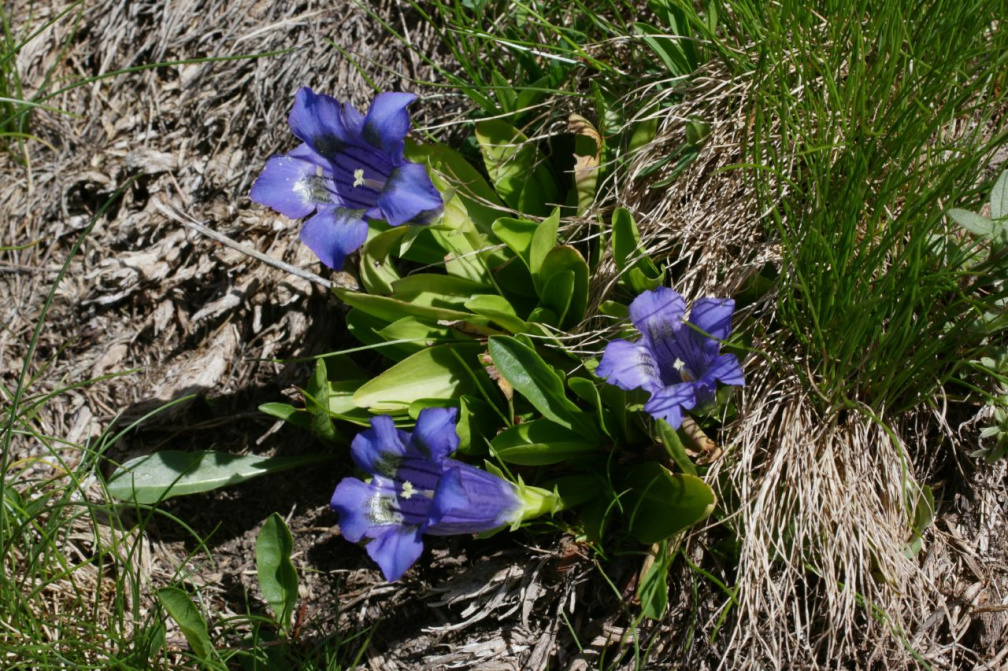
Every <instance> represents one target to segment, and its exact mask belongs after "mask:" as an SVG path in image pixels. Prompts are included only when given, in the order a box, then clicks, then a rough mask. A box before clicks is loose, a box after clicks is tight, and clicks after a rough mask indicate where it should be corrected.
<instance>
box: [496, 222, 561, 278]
mask: <svg viewBox="0 0 1008 671" xmlns="http://www.w3.org/2000/svg"><path fill="white" fill-rule="evenodd" d="M538 228H539V224H537V223H536V222H534V221H529V220H527V219H514V218H512V217H500V218H499V219H497V220H496V221H495V222H494V223H493V232H494V235H496V236H497V239H499V240H500V241H501V242H503V243H504V244H505V245H507V246H508V248H509V249H510V250H511V251H513V252H514V253H515V254H517V255H518V258H520V259H521V260H522V261H523V262H524V263H525V267H526V268H529V269H531V268H532V255H531V250H532V238H533V237H534V236H535V233H536V230H537V229H538ZM550 246H551V247H552V245H550Z"/></svg>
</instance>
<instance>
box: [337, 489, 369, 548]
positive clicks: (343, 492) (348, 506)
mask: <svg viewBox="0 0 1008 671" xmlns="http://www.w3.org/2000/svg"><path fill="white" fill-rule="evenodd" d="M375 494H376V492H375V490H374V488H373V487H371V486H370V485H367V484H365V483H364V482H362V481H360V480H358V479H357V478H343V479H342V480H341V481H340V483H339V484H338V485H336V491H334V492H333V495H332V499H331V500H330V501H329V507H330V508H332V509H333V510H335V511H336V513H337V514H338V515H339V525H340V535H342V536H343V538H346V539H347V540H348V541H351V542H353V543H357V542H358V541H360V539H362V538H364V536H365V535H366V534H367V532H368V531H369V530H370V529H371V528H372V527H373V526H374V522H373V521H372V520H371V517H370V516H369V515H368V511H369V510H370V509H371V500H372V498H373V497H374V496H375Z"/></svg>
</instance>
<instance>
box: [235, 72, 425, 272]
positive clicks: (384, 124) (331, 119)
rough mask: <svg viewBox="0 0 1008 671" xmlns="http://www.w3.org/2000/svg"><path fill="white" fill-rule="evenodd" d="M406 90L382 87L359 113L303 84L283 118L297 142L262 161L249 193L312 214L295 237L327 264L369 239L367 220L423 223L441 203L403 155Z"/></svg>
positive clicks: (293, 213) (280, 208)
mask: <svg viewBox="0 0 1008 671" xmlns="http://www.w3.org/2000/svg"><path fill="white" fill-rule="evenodd" d="M414 100H416V96H415V95H412V94H409V93H381V94H379V95H378V96H377V97H376V98H375V99H374V101H373V102H372V103H371V107H370V109H368V112H367V115H366V116H362V115H361V114H360V113H359V112H358V111H357V110H355V109H354V108H353V106H352V105H350V103H344V104H341V103H340V102H339V101H337V100H336V99H335V98H331V97H330V96H327V95H317V94H316V93H315V92H313V91H312V90H311V89H309V88H302V89H300V90H299V91H298V92H297V96H296V97H295V100H294V109H293V110H291V113H290V118H289V120H288V121H289V123H290V128H291V131H292V132H293V133H294V135H296V136H297V137H298V139H300V140H301V141H302V144H301V145H300V146H299V147H297V148H296V149H294V151H292V152H290V153H289V154H285V155H282V156H274V157H272V158H270V159H269V160H268V161H267V162H266V167H265V168H264V169H263V171H262V173H261V174H260V175H259V178H258V179H257V180H256V181H255V184H253V185H252V191H251V193H250V194H249V196H250V197H251V198H252V200H254V201H255V202H257V203H261V204H263V205H267V206H269V207H271V208H273V209H274V210H276V211H277V212H279V213H280V214H283V215H285V216H287V217H290V218H291V219H300V218H302V217H306V216H308V215H309V214H312V213H314V214H315V216H313V217H312V218H311V219H309V220H308V221H307V222H305V224H304V226H303V227H302V228H301V240H302V242H304V243H305V244H306V245H308V247H309V248H311V250H312V251H313V252H315V254H316V256H318V257H319V259H320V260H321V261H322V263H324V264H325V265H327V266H329V267H330V268H334V269H336V270H339V269H340V268H342V267H343V260H344V259H345V258H346V256H347V254H350V253H351V252H353V251H355V250H356V249H358V248H359V247H360V246H361V245H363V244H364V241H365V240H366V239H367V233H368V225H367V222H368V221H370V220H377V219H384V220H385V221H387V222H388V223H389V224H390V225H392V226H400V225H402V224H406V223H427V222H429V221H430V220H431V219H432V218H433V217H435V216H436V215H437V214H438V213H440V211H441V208H442V204H443V203H442V200H441V194H440V193H439V192H438V190H437V189H436V188H434V184H433V183H432V182H431V180H430V177H428V176H427V171H426V169H425V168H424V167H423V166H422V165H419V164H417V163H412V162H410V161H407V160H406V159H405V157H404V156H403V150H404V146H405V144H404V141H403V139H404V138H405V137H406V133H407V132H409V127H410V119H409V112H407V111H406V107H407V106H408V105H409V104H410V103H411V102H413V101H414Z"/></svg>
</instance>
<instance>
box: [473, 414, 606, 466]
mask: <svg viewBox="0 0 1008 671" xmlns="http://www.w3.org/2000/svg"><path fill="white" fill-rule="evenodd" d="M491 446H492V448H493V451H494V453H495V454H496V455H497V456H498V457H499V458H500V459H501V460H502V461H505V462H507V463H509V464H518V465H521V466H546V465H549V464H559V463H561V462H564V461H567V460H568V459H576V458H579V457H585V456H590V455H593V454H598V453H599V452H600V451H601V446H600V444H599V441H598V440H597V438H596V437H595V436H591V435H589V436H584V435H582V434H581V433H579V432H577V431H572V430H570V429H567V428H564V427H563V426H559V425H557V424H554V423H553V422H551V421H549V420H546V419H536V420H532V421H531V422H524V423H522V424H516V425H515V426H512V427H511V428H509V429H507V430H505V431H503V432H502V433H500V434H499V435H497V436H496V437H495V438H494V439H493V441H491Z"/></svg>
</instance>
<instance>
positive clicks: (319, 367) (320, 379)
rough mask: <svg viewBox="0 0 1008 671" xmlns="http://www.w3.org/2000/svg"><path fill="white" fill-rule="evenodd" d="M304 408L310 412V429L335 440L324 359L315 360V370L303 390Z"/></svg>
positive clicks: (324, 437) (327, 438) (326, 438)
mask: <svg viewBox="0 0 1008 671" xmlns="http://www.w3.org/2000/svg"><path fill="white" fill-rule="evenodd" d="M304 396H305V406H306V408H305V409H306V410H308V412H309V413H311V430H312V431H313V432H314V433H315V434H317V435H319V436H320V437H322V438H323V439H324V440H328V441H335V440H336V427H335V426H334V425H333V423H332V418H331V417H330V416H329V375H328V373H327V372H326V363H325V360H324V359H319V360H317V361H316V362H315V372H314V374H313V375H312V376H311V378H310V379H309V380H308V388H307V389H306V390H305V395H304Z"/></svg>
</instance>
